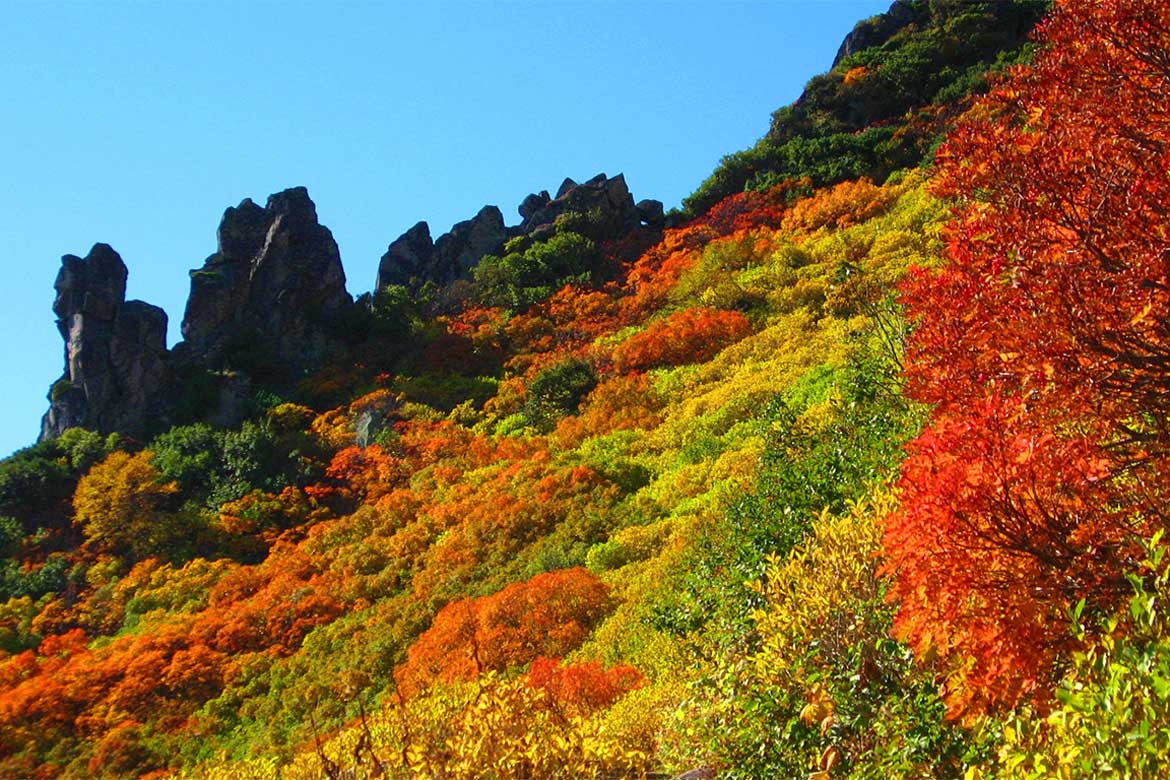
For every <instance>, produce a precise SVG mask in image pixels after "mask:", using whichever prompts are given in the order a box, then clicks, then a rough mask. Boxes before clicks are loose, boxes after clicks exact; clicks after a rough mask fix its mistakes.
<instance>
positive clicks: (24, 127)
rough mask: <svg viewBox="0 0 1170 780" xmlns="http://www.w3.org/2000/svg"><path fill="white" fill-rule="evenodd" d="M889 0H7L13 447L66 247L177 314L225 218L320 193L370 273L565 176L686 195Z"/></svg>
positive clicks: (44, 379)
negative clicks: (386, 259)
mask: <svg viewBox="0 0 1170 780" xmlns="http://www.w3.org/2000/svg"><path fill="white" fill-rule="evenodd" d="M888 5H889V0H772V2H719V1H716V0H710V1H709V2H704V3H688V2H666V1H665V0H663V1H660V2H621V3H619V2H557V1H556V0H546V1H545V2H535V1H533V2H519V1H516V2H479V3H455V2H428V3H417V4H402V3H390V2H382V3H373V2H341V3H315V4H308V3H297V2H282V3H275V2H239V1H238V0H237V2H233V3H223V2H201V3H194V2H149V3H148V2H134V3H130V2H103V3H97V2H92V3H91V2H72V3H48V2H15V3H13V2H9V3H6V4H5V5H4V22H5V32H4V35H3V36H0V95H3V102H0V156H2V161H3V163H2V166H0V171H2V173H0V177H2V181H3V185H2V186H0V246H2V247H3V255H2V256H0V290H2V291H3V296H4V297H3V306H0V338H2V339H3V344H4V360H3V366H4V369H3V370H4V390H5V395H6V398H5V403H3V404H2V405H0V456H2V455H4V454H6V453H9V452H11V451H13V450H15V449H17V448H19V447H22V446H25V445H27V444H31V443H32V442H33V441H34V440H35V439H36V435H37V431H38V430H39V427H38V426H39V420H40V416H41V414H42V413H43V412H44V410H45V409H46V408H47V405H48V402H47V401H46V400H45V393H46V391H47V390H48V387H49V385H50V384H51V383H52V382H53V381H54V380H55V379H56V378H57V377H58V376H59V375H60V373H61V371H62V364H63V356H62V354H63V353H62V350H63V348H62V342H61V339H60V336H59V335H58V334H57V330H56V327H55V325H54V322H53V314H52V311H51V304H52V300H53V290H52V284H53V280H54V278H55V277H56V273H57V268H58V267H59V264H60V257H61V255H62V254H66V253H69V254H77V255H84V254H85V253H86V252H87V251H88V250H89V248H90V246H92V245H93V244H94V243H95V242H97V241H104V242H106V243H109V244H111V245H112V246H113V247H114V248H115V249H116V250H118V252H119V253H120V254H121V255H122V257H123V259H124V260H125V261H126V264H127V266H128V267H129V270H130V278H129V284H128V297H130V298H140V299H142V300H146V301H149V302H150V303H154V304H156V305H159V306H162V307H163V308H164V309H166V311H167V313H168V315H169V316H170V342H171V343H174V342H175V341H176V340H177V339H178V337H179V323H180V321H181V319H182V311H183V305H184V303H185V301H186V297H187V292H188V278H187V271H188V270H190V269H192V268H197V267H199V266H200V265H201V264H202V262H203V260H204V259H205V258H206V257H207V256H208V255H209V254H211V253H212V252H213V251H214V249H215V228H216V226H217V224H218V223H219V218H220V216H221V215H222V213H223V210H224V209H225V208H226V207H227V206H230V205H235V204H237V203H238V202H239V201H241V200H242V199H243V198H245V197H251V198H252V199H253V200H256V201H258V202H261V203H263V201H264V199H265V198H266V197H267V196H268V195H269V194H270V193H272V192H276V191H278V190H281V189H284V188H286V187H290V186H295V185H305V186H307V187H308V188H309V193H310V195H311V196H312V198H313V200H314V201H315V202H316V204H317V212H318V215H319V216H320V218H321V221H322V223H323V224H325V225H327V226H328V227H329V228H330V229H331V230H332V231H333V234H334V236H335V237H336V239H337V242H338V245H339V246H340V249H341V256H342V261H343V262H344V264H345V270H346V276H347V279H348V288H349V291H350V292H351V293H353V294H354V295H355V296H356V295H358V294H360V293H362V292H366V291H368V290H369V289H370V288H371V287H372V286H373V280H374V274H375V270H376V268H377V263H378V258H379V257H380V256H381V255H382V253H383V252H384V251H385V249H386V246H387V244H389V242H390V241H392V240H393V239H394V238H396V237H397V236H398V235H399V234H400V233H402V232H403V231H404V230H406V229H407V228H409V227H410V226H411V225H413V224H414V223H415V222H417V221H418V220H420V219H426V220H427V221H428V222H429V223H430V225H431V230H432V233H434V234H435V235H438V234H439V233H442V232H445V231H446V229H447V228H448V227H450V225H451V224H452V223H454V222H456V221H459V220H461V219H467V218H469V217H471V216H472V215H474V214H475V212H476V211H478V210H479V208H480V207H481V206H483V205H484V204H486V203H492V204H496V205H498V206H500V208H501V209H502V210H503V211H504V216H505V219H506V220H507V221H508V222H509V224H513V223H515V222H518V221H519V217H518V215H517V213H516V206H517V205H518V204H519V203H520V201H521V200H522V199H523V198H524V196H525V195H527V194H528V193H529V192H532V191H539V190H541V189H548V190H554V191H555V189H556V187H557V186H558V185H559V184H560V182H561V180H562V179H563V178H564V177H565V176H571V177H573V178H575V179H577V180H579V181H580V180H582V179H585V178H589V177H591V176H593V175H594V174H596V173H600V172H605V173H607V174H610V175H614V174H617V173H625V174H626V180H627V182H628V183H629V185H630V188H631V190H632V191H633V193H634V196H635V198H639V199H640V198H646V197H648V198H657V199H659V200H662V201H663V202H664V203H666V205H667V207H668V208H669V207H671V206H676V205H678V204H679V202H680V201H681V199H682V198H683V197H685V196H686V195H688V194H689V193H690V192H692V191H693V190H694V189H695V187H696V186H698V184H699V183H700V182H701V181H702V180H703V179H704V178H705V177H706V176H707V174H709V173H710V172H711V171H712V169H713V168H714V167H715V165H716V164H717V163H718V161H719V158H720V157H721V156H723V155H724V154H727V153H729V152H734V151H737V150H739V149H743V148H745V147H747V146H750V145H751V144H752V143H754V142H755V140H756V139H757V138H758V137H759V136H761V135H762V134H763V133H764V132H765V131H766V129H767V126H768V121H769V115H770V113H771V112H772V111H773V110H775V109H776V108H778V107H780V106H781V105H784V104H787V103H789V102H791V101H792V100H794V99H795V98H796V97H797V96H798V95H799V94H800V89H801V87H802V86H803V84H804V82H805V81H806V80H807V79H808V78H809V77H810V76H812V75H814V74H816V73H819V72H822V71H824V70H826V69H827V68H828V67H829V65H830V64H831V62H832V59H833V55H834V54H835V53H836V50H837V47H838V45H839V44H840V42H841V39H842V37H843V36H844V35H845V34H846V33H847V32H848V31H849V30H850V29H851V28H852V26H853V24H854V23H855V22H857V21H858V20H860V19H863V18H866V17H868V16H871V15H873V14H875V13H880V12H881V11H883V10H885V8H886V7H888Z"/></svg>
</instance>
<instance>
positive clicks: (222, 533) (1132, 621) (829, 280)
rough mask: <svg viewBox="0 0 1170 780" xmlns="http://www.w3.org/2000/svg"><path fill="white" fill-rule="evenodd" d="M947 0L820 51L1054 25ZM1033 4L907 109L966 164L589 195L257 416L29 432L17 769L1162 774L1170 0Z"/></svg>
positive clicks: (911, 164)
mask: <svg viewBox="0 0 1170 780" xmlns="http://www.w3.org/2000/svg"><path fill="white" fill-rule="evenodd" d="M907 7H908V8H910V9H912V10H913V12H914V14H916V16H915V17H914V19H915V20H916V21H915V22H914V25H912V26H909V27H903V28H900V29H901V31H900V32H897V33H894V34H893V35H892V36H891V37H889V38H888V39H887V40H885V41H881V42H878V43H876V44H872V45H871V46H870V47H869V48H862V49H861V50H860V51H857V52H854V53H852V54H849V55H847V56H846V57H844V59H843V60H842V61H841V63H840V64H839V65H838V66H837V67H836V68H835V69H834V71H832V72H831V73H830V74H829V75H828V76H826V77H822V78H825V79H828V80H830V81H832V80H833V79H838V77H839V75H840V74H839V73H838V70H839V69H840V68H845V69H846V71H845V72H846V74H848V73H853V74H854V75H853V76H852V77H850V78H851V79H852V81H851V83H857V81H858V80H862V81H864V80H865V79H869V78H874V79H883V80H884V79H886V78H887V77H888V76H889V77H892V76H893V74H901V73H903V71H902V70H899V69H900V68H901V67H902V65H900V64H899V63H901V62H902V60H901V59H900V58H901V57H903V56H905V57H909V56H910V53H911V52H913V51H918V50H919V49H918V47H920V46H925V47H933V48H928V49H924V51H931V52H934V51H935V49H936V48H937V50H938V53H937V56H938V57H947V58H950V57H954V58H957V59H955V61H956V62H959V61H962V62H968V61H969V62H970V63H975V62H979V63H982V65H981V67H982V68H983V70H980V71H978V73H980V74H981V73H983V72H984V70H986V67H987V66H989V65H990V64H991V63H992V62H993V61H995V60H996V59H997V58H998V60H999V61H1000V62H1001V63H1002V62H1004V61H1005V57H1007V56H1008V55H1005V57H1001V56H1000V52H1004V51H1010V52H1017V53H1013V54H1010V57H1016V56H1017V55H1018V50H1017V49H1012V48H1010V46H1009V45H1008V44H1007V43H1005V41H1015V42H1016V43H1018V42H1019V40H1020V39H1021V37H1022V34H1023V26H1026V23H1025V21H1024V20H1027V19H1030V18H1031V17H1030V16H1028V14H1034V13H1037V12H1038V8H1037V6H1036V5H1035V4H1032V3H997V4H983V3H949V2H938V3H910V4H907ZM976 19H977V20H981V21H980V22H979V23H980V24H987V25H991V26H990V27H988V28H987V30H989V32H987V33H986V38H978V36H971V35H963V36H960V37H961V39H962V41H963V42H964V45H968V44H969V45H971V46H973V47H976V48H978V56H974V55H969V54H967V53H964V51H965V50H962V49H961V47H960V50H959V51H956V50H954V48H953V47H951V46H950V45H949V44H948V41H950V40H951V39H950V38H947V37H946V36H945V35H944V33H945V32H946V31H947V30H950V31H951V32H953V33H954V34H955V35H958V33H957V32H955V30H956V29H957V28H958V26H961V25H966V24H974V21H972V20H976ZM881 24H882V21H881V20H871V21H870V22H867V23H865V25H869V27H859V29H862V30H864V29H869V28H871V27H876V28H880V26H881ZM995 25H1000V26H995ZM964 29H966V28H964ZM980 29H983V28H980ZM1035 36H1036V46H1035V51H1034V53H1033V55H1032V56H1031V57H1030V59H1029V61H1028V62H1027V63H1025V64H1018V65H1016V66H1014V67H1012V68H1010V69H1008V70H1007V71H1005V72H1004V73H1003V74H1002V75H1001V76H999V77H998V78H997V79H996V80H995V82H994V86H993V88H992V89H991V90H990V92H988V93H987V94H986V95H984V96H983V97H980V98H978V99H974V98H972V99H970V100H969V101H968V100H967V98H966V97H964V96H966V95H967V94H968V90H970V89H972V88H974V86H973V85H975V84H976V82H978V81H980V79H981V78H982V76H980V77H979V78H975V77H974V75H972V74H975V73H976V71H975V70H973V69H971V68H973V67H974V66H973V65H970V66H964V67H965V68H967V69H966V70H963V71H962V73H964V74H966V75H964V76H962V77H961V78H960V77H959V76H955V78H950V77H948V79H950V80H949V81H948V82H947V83H949V84H963V85H964V86H963V87H962V89H961V90H960V89H959V88H958V87H955V89H956V90H957V91H959V92H960V93H961V94H957V95H954V96H949V97H948V96H947V95H948V94H949V93H947V92H946V90H947V89H948V87H947V86H946V85H945V84H941V83H938V84H936V83H933V82H931V83H929V84H919V85H918V87H916V91H912V92H913V100H911V98H910V97H907V98H906V101H908V102H903V103H898V102H897V101H894V102H891V103H889V104H888V107H886V108H881V109H880V111H882V112H885V114H884V115H885V116H888V117H903V118H905V119H906V120H907V122H911V120H912V119H913V117H915V116H917V115H918V114H917V112H919V111H920V110H925V109H920V108H919V107H918V106H919V105H920V104H921V103H922V102H923V101H926V102H927V103H929V101H931V100H937V101H942V102H940V103H938V105H943V104H944V102H945V105H946V107H947V108H946V110H944V111H940V112H939V113H938V115H939V116H947V117H949V116H950V113H949V112H953V113H954V114H955V115H958V114H959V113H960V112H961V117H958V118H956V119H955V120H954V121H953V123H952V120H951V119H949V118H948V119H946V120H945V123H944V125H939V126H937V127H934V129H932V130H931V131H930V132H932V133H933V132H941V128H942V127H943V126H948V125H952V124H953V126H950V127H949V135H948V138H947V140H946V142H945V143H944V144H943V145H942V146H941V148H940V150H939V153H938V155H937V160H936V162H935V163H934V164H931V165H925V166H924V165H920V164H919V163H920V161H921V160H920V156H921V155H920V153H919V152H915V154H914V155H909V156H907V157H905V158H898V161H897V164H895V165H892V166H891V167H890V168H889V169H888V170H886V169H883V170H882V171H881V172H880V173H878V172H875V171H873V170H870V169H857V170H854V169H849V170H848V171H845V170H844V169H842V171H843V172H841V173H840V174H839V175H838V174H837V173H834V174H832V175H825V174H823V172H822V171H821V170H820V169H819V168H818V167H817V166H818V165H819V164H820V163H815V164H814V163H807V164H806V163H800V164H799V165H797V167H796V168H793V169H791V170H790V169H788V168H784V167H773V168H769V169H766V176H765V177H764V178H757V179H756V180H755V182H756V185H758V186H753V187H752V188H750V189H747V190H743V189H742V183H741V184H740V185H738V186H737V187H735V188H734V189H736V190H738V191H735V192H727V193H721V194H719V195H718V197H716V196H715V195H713V194H711V193H714V192H715V190H714V189H711V188H710V187H709V186H708V185H709V184H710V182H708V185H704V188H705V189H702V190H700V193H698V194H697V195H696V200H694V201H693V202H692V203H693V204H694V203H703V204H704V205H703V206H702V208H701V209H699V210H698V211H697V212H696V215H695V216H694V217H693V218H691V219H689V220H687V221H677V222H674V223H668V225H670V226H666V227H650V226H641V227H636V228H633V229H630V230H624V231H621V232H620V233H615V231H614V229H613V226H611V225H610V226H607V225H604V224H602V222H603V220H602V218H601V215H600V214H599V213H573V212H569V213H566V214H562V215H560V216H559V217H558V218H557V220H556V223H555V226H554V227H553V228H551V229H548V230H544V231H542V232H541V233H540V234H539V235H530V236H524V237H521V238H518V239H513V240H511V241H509V242H508V244H507V245H506V248H505V250H504V251H502V252H501V253H499V254H495V255H488V256H486V257H485V258H484V259H483V260H482V261H481V262H480V264H479V265H478V266H477V267H476V268H475V270H474V272H473V273H472V274H471V276H470V278H467V279H463V280H460V281H459V282H457V283H456V284H457V285H458V287H457V288H449V289H446V290H440V291H435V290H434V289H433V288H432V289H429V290H423V291H422V292H418V291H408V290H407V289H406V288H404V287H397V286H393V285H391V286H388V287H386V288H384V289H382V290H380V291H379V293H378V295H376V296H375V297H373V298H372V299H370V300H369V301H367V302H363V303H362V305H363V306H364V307H365V308H364V309H362V310H361V311H362V312H364V313H363V314H362V315H361V316H360V317H355V318H354V319H353V320H352V321H351V322H350V323H349V325H350V327H351V328H352V329H353V333H351V334H350V336H349V337H348V340H347V341H346V344H347V345H348V346H347V348H346V349H347V351H346V352H345V353H344V355H343V356H341V357H335V358H334V361H335V362H333V363H330V364H328V365H325V366H323V367H321V368H320V369H319V370H318V371H316V372H315V373H313V374H310V375H308V376H306V377H304V378H303V379H301V380H300V381H299V383H297V384H296V385H295V386H285V387H283V388H281V389H280V392H279V393H278V392H277V391H276V390H275V389H262V390H260V391H258V392H257V393H256V397H255V398H254V399H253V401H252V402H253V404H254V409H255V412H254V414H252V415H251V416H250V417H249V418H248V419H247V420H245V421H244V422H242V423H241V424H239V425H236V426H234V427H219V426H216V425H213V424H211V423H209V422H208V421H206V420H200V421H193V422H190V423H189V424H183V425H177V426H174V427H171V428H170V429H168V430H166V431H164V432H161V433H159V434H158V435H156V436H154V437H153V438H151V439H150V440H141V441H140V440H134V439H131V438H129V437H127V436H124V435H120V434H118V433H112V434H103V433H99V432H95V431H87V430H83V429H80V428H72V429H69V430H67V431H65V433H64V434H63V435H61V436H59V437H58V438H53V439H48V440H46V441H43V442H41V443H39V444H37V445H34V446H33V447H30V448H28V449H25V450H22V451H21V452H19V453H17V454H15V455H14V456H12V457H11V458H9V459H8V460H6V461H3V462H2V463H0V554H3V556H4V557H3V559H0V775H2V776H4V777H28V778H99V779H103V778H123V777H150V778H166V777H175V778H184V779H185V778H190V779H191V780H194V779H195V778H200V779H203V778H206V779H208V780H245V779H252V778H256V779H259V778H283V780H302V779H303V780H310V779H311V780H318V779H319V778H328V779H329V780H336V779H337V778H343V777H344V778H375V777H393V778H415V777H426V778H469V779H470V778H562V777H563V778H588V777H594V778H636V777H671V776H674V775H678V774H681V773H684V772H694V773H695V774H692V775H690V776H691V777H696V776H702V777H714V776H719V777H726V778H765V777H777V778H808V779H809V780H834V779H836V778H851V779H854V780H861V779H862V778H867V779H871V780H879V779H881V780H885V779H886V778H907V779H909V778H939V779H940V780H941V779H944V778H947V779H954V780H960V779H961V780H990V778H1002V779H1003V780H1023V779H1024V778H1029V779H1038V778H1086V779H1088V778H1098V777H1106V776H1112V775H1113V774H1117V776H1123V777H1130V778H1156V777H1160V776H1162V775H1161V774H1160V773H1161V772H1162V771H1163V770H1162V769H1161V767H1162V766H1164V765H1165V764H1166V762H1167V760H1168V759H1170V638H1168V633H1167V619H1166V614H1165V607H1164V602H1163V600H1164V599H1165V598H1166V597H1167V595H1168V594H1170V561H1168V560H1167V558H1166V542H1165V539H1164V536H1163V535H1164V531H1165V529H1166V527H1167V525H1168V524H1170V521H1168V519H1167V516H1166V511H1165V508H1164V507H1165V506H1166V505H1167V503H1168V502H1167V499H1168V498H1170V495H1168V493H1170V467H1168V466H1170V464H1167V463H1166V462H1164V461H1166V460H1167V457H1168V456H1167V453H1168V452H1170V420H1168V416H1167V415H1168V414H1170V406H1168V402H1167V399H1168V398H1170V388H1168V387H1167V377H1168V376H1170V269H1168V268H1167V264H1166V258H1167V257H1170V230H1168V228H1167V224H1166V220H1165V215H1166V214H1167V213H1170V177H1168V176H1167V171H1168V170H1170V113H1168V111H1170V109H1168V108H1167V104H1166V102H1165V100H1164V97H1165V95H1167V94H1170V6H1168V5H1166V4H1164V3H1151V2H1148V0H1146V1H1139V0H1064V1H1063V2H1058V3H1057V4H1056V7H1055V8H1054V9H1053V11H1052V13H1051V15H1050V16H1049V17H1048V19H1047V20H1046V21H1044V22H1043V23H1042V24H1041V26H1040V27H1039V28H1038V30H1037V32H1036V33H1035ZM860 40H864V39H863V38H862V39H860ZM980 41H982V42H980ZM1013 45H1015V44H1013ZM932 56H933V55H932ZM886 57H888V58H889V59H884V58H886ZM1010 57H1008V58H1010ZM916 61H917V60H916ZM930 62H935V63H936V60H935V59H931V60H930ZM936 64H937V63H936ZM955 67H956V68H958V66H957V65H956V66H955ZM857 68H862V69H863V70H864V72H862V73H858V72H856V69H857ZM928 70H931V72H934V66H931V67H930V68H928ZM905 72H906V73H908V72H910V71H905ZM915 72H917V71H915ZM958 72H959V71H958V70H956V73H958ZM834 74H837V75H834ZM968 77H970V78H968ZM898 78H902V76H900V75H899V76H898ZM964 79H966V80H964ZM814 81H815V80H814ZM842 83H843V82H842ZM882 83H885V82H884V81H883V82H882ZM815 94H819V93H817V91H816V90H813V91H811V92H809V93H806V100H807V101H808V102H807V103H805V106H804V107H803V108H801V104H797V106H795V107H793V108H791V109H789V110H782V111H781V112H779V113H778V114H777V120H776V121H777V126H781V125H783V126H789V125H788V124H786V123H792V122H796V121H797V120H796V119H794V118H793V117H796V116H797V115H798V114H800V113H801V112H804V111H808V110H811V106H813V104H814V103H815V100H817V99H820V98H814V97H813V95H815ZM883 94H884V93H883ZM959 97H962V98H963V99H962V100H960V101H959V102H957V103H956V102H953V100H954V99H955V98H959ZM826 99H827V98H826ZM875 100H878V98H875ZM884 100H885V98H881V99H880V100H879V102H881V101H884ZM915 101H918V102H915ZM802 102H803V101H802ZM883 105H885V104H884V103H883ZM873 111H879V109H876V108H875V109H873ZM874 116H876V114H873V113H872V112H870V113H867V114H866V117H867V118H866V119H865V120H864V121H865V122H869V121H870V120H872V119H873V117H874ZM802 121H803V120H802ZM826 121H827V120H826ZM858 121H859V122H861V121H863V120H862V119H858ZM911 124H912V122H911ZM791 126H794V127H795V126H796V125H791ZM932 127H933V126H932ZM857 130H858V128H857V127H853V128H852V130H847V129H841V130H840V133H842V134H845V135H847V136H848V137H849V138H852V139H854V141H851V143H858V144H863V145H865V146H866V148H871V146H870V144H871V141H872V139H870V140H864V139H865V133H866V132H868V131H866V130H861V131H860V132H857ZM794 132H795V131H794ZM834 132H837V131H834ZM782 135H783V132H782V131H780V130H777V129H776V127H774V128H773V132H772V133H770V135H769V137H768V139H765V141H764V142H761V143H762V145H763V146H768V148H769V149H772V150H775V149H779V148H781V147H782V146H783V143H790V141H785V142H781V140H780V139H781V136H782ZM845 135H843V136H842V137H845ZM793 137H794V138H795V137H796V136H793ZM825 137H832V136H825ZM916 138H919V139H924V138H926V136H925V135H923V136H916ZM857 139H862V140H857ZM914 143H918V141H914ZM879 145H880V144H879ZM872 148H874V149H876V146H874V147H872ZM916 148H917V147H916ZM920 151H921V150H920ZM826 154H827V155H828V156H825V157H823V158H818V159H824V160H828V159H830V158H832V157H833V155H832V154H829V153H826ZM765 156H766V155H765ZM769 159H772V158H769ZM757 170H758V171H765V169H764V168H759V169H757ZM861 173H864V174H869V175H870V176H876V178H870V177H867V176H859V175H858V174H861ZM721 175H722V174H719V173H717V174H716V178H718V177H719V176H721ZM753 175H754V174H753ZM769 176H771V177H774V178H773V179H768V178H767V177H769ZM879 180H880V181H879ZM720 186H722V185H720ZM708 197H710V198H713V199H712V200H711V201H710V203H707V199H708ZM354 334H356V335H354Z"/></svg>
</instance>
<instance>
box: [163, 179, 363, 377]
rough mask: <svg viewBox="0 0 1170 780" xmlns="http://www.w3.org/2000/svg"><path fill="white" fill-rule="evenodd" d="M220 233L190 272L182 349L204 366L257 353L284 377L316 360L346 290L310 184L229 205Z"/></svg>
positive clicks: (241, 362) (324, 351)
mask: <svg viewBox="0 0 1170 780" xmlns="http://www.w3.org/2000/svg"><path fill="white" fill-rule="evenodd" d="M217 243H218V250H217V251H216V253H215V254H213V255H212V256H211V257H209V258H207V261H206V262H205V263H204V264H203V267H202V268H201V269H199V270H196V271H192V272H191V295H190V297H189V298H188V300H187V309H186V312H185V313H184V315H183V326H182V333H183V340H184V344H183V345H182V349H181V354H182V357H183V359H184V360H186V361H189V362H192V363H195V364H198V365H202V366H205V367H210V368H217V367H221V366H231V367H241V366H242V367H244V368H248V367H252V368H254V367H255V366H254V365H251V364H254V363H255V362H256V361H261V362H263V364H264V365H266V366H268V367H270V368H272V367H276V370H278V371H279V373H281V374H282V375H285V376H287V377H293V376H296V375H297V374H298V373H301V372H303V371H305V370H307V369H308V368H311V367H314V366H316V365H319V364H320V363H321V361H322V360H323V359H324V357H325V356H327V355H328V354H329V353H330V352H331V351H333V350H334V349H335V348H336V346H337V342H338V336H337V333H336V331H337V328H336V323H337V321H338V320H339V319H340V318H341V317H342V316H343V314H344V312H345V311H346V309H347V308H348V307H349V306H350V305H351V304H352V299H351V298H350V296H349V293H347V292H346V290H345V272H344V271H343V270H342V267H341V257H340V255H339V253H338V251H337V242H336V241H334V240H333V234H332V233H330V232H329V229H328V228H326V227H324V226H323V225H321V224H320V223H319V222H318V221H317V210H316V207H315V206H314V205H313V201H312V200H310V199H309V193H308V191H307V190H306V189H305V188H304V187H294V188H292V189H288V190H285V191H283V192H278V193H276V194H275V195H272V196H270V197H269V198H268V203H267V205H266V206H265V207H263V208H261V207H260V206H258V205H256V204H255V203H253V202H252V200H251V199H246V200H244V201H243V202H242V203H240V205H239V206H237V207H235V208H229V209H227V211H225V212H224V215H223V220H222V221H221V223H220V226H219V230H218V232H217ZM250 362H251V364H250Z"/></svg>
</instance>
